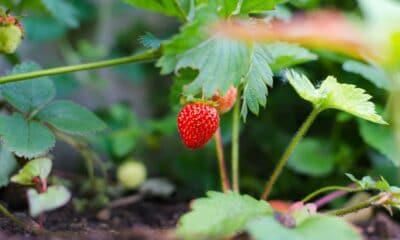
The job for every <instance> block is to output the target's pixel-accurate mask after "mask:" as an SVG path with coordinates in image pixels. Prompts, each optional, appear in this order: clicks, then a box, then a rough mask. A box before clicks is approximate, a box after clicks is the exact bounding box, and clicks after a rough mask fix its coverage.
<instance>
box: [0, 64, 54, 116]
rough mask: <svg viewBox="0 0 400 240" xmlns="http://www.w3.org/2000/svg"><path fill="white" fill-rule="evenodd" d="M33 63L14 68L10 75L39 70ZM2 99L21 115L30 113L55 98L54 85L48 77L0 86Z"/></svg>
mask: <svg viewBox="0 0 400 240" xmlns="http://www.w3.org/2000/svg"><path fill="white" fill-rule="evenodd" d="M40 69H41V68H40V66H39V65H38V64H36V63H34V62H26V63H22V64H20V65H17V66H15V67H14V69H13V70H12V71H11V73H10V75H14V74H20V73H27V72H32V71H36V70H40ZM0 89H1V93H2V95H3V97H4V99H5V100H6V101H7V102H9V103H10V104H11V105H12V106H14V107H15V108H17V109H18V110H20V111H21V112H23V113H30V112H32V111H34V110H36V109H37V108H40V107H42V106H43V105H45V104H47V103H49V102H50V101H51V100H52V99H53V98H54V96H55V94H56V93H55V87H54V83H53V82H52V81H51V79H50V78H48V77H41V78H36V79H32V80H26V81H20V82H12V83H6V84H4V85H2V86H1V88H0Z"/></svg>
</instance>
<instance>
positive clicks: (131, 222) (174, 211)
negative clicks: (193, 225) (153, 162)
mask: <svg viewBox="0 0 400 240" xmlns="http://www.w3.org/2000/svg"><path fill="white" fill-rule="evenodd" d="M187 210H188V204H187V203H186V202H177V201H176V200H168V201H167V200H160V199H153V200H149V199H147V200H143V201H140V202H137V203H135V204H132V205H130V206H126V207H121V208H115V209H112V210H111V211H110V213H111V214H110V216H109V218H108V220H99V219H98V217H97V216H96V213H95V212H93V213H91V214H88V213H86V214H78V213H76V212H75V211H74V209H73V207H72V206H71V205H68V206H66V207H64V208H61V209H59V210H56V211H52V212H49V213H46V221H45V228H46V230H48V231H49V232H51V233H49V234H45V235H40V236H33V235H31V234H29V233H28V232H26V231H25V230H24V229H22V228H21V227H19V226H18V225H15V224H14V223H13V222H11V221H10V220H9V219H7V218H0V240H3V239H4V240H6V239H7V240H47V239H48V240H64V239H65V240H67V239H68V240H69V239H71V240H72V239H74V240H75V239H77V240H78V239H85V240H86V239H87V240H92V239H93V240H113V239H118V240H125V239H151V240H157V239H173V238H174V237H173V231H172V230H173V229H174V228H175V226H176V223H177V221H178V219H179V217H180V216H181V215H182V214H183V213H184V212H186V211H187ZM16 216H17V217H18V218H20V219H25V220H27V219H29V218H28V217H27V214H26V213H17V214H16Z"/></svg>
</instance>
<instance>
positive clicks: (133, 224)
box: [0, 199, 400, 240]
mask: <svg viewBox="0 0 400 240" xmlns="http://www.w3.org/2000/svg"><path fill="white" fill-rule="evenodd" d="M187 210H188V202H187V201H177V200H176V199H175V200H160V199H146V200H142V201H140V202H137V203H135V204H132V205H129V206H125V207H121V208H115V209H112V210H111V211H110V215H109V216H108V218H107V220H100V219H99V218H98V217H97V216H96V212H93V213H91V214H89V213H86V214H78V213H76V212H75V211H74V209H73V207H72V206H71V205H68V206H66V207H64V208H61V209H59V210H56V211H53V212H49V213H47V214H46V222H45V228H46V229H47V230H48V231H49V232H50V233H48V234H44V235H36V236H35V235H32V234H30V233H28V232H26V231H25V230H24V229H22V228H21V227H19V226H17V225H15V224H14V223H13V222H11V221H10V220H9V219H7V218H4V217H2V218H0V240H67V239H68V240H70V239H71V240H80V239H84V240H114V239H115V240H125V239H126V240H134V239H140V240H146V239H149V240H158V239H160V240H168V239H176V238H175V237H174V229H175V226H176V223H177V221H178V219H179V217H180V216H181V215H182V214H183V213H184V212H186V211H187ZM15 215H16V216H17V217H18V218H19V219H24V220H25V221H31V220H29V219H30V218H29V217H28V216H27V214H26V213H15ZM357 228H359V229H360V231H362V232H363V234H364V236H365V240H400V225H399V224H398V223H396V222H395V221H394V220H392V219H391V218H390V217H389V216H387V215H386V214H385V213H377V214H376V216H375V217H374V218H373V219H371V220H370V221H368V222H367V223H365V224H362V225H361V226H358V227H357ZM235 239H241V240H242V239H243V240H245V239H246V240H248V237H247V236H246V235H241V236H239V237H237V238H235ZM338 240H339V239H338Z"/></svg>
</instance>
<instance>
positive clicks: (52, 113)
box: [36, 100, 106, 134]
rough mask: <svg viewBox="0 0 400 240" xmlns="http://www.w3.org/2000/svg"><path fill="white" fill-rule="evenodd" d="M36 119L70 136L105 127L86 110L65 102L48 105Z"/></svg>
mask: <svg viewBox="0 0 400 240" xmlns="http://www.w3.org/2000/svg"><path fill="white" fill-rule="evenodd" d="M36 117H37V118H38V119H40V120H42V121H45V122H48V123H49V124H50V125H52V126H53V127H55V128H57V129H59V130H61V131H64V132H67V133H71V134H86V133H92V132H96V131H100V130H103V129H104V128H105V127H106V125H105V123H104V122H103V121H102V120H100V119H99V118H98V117H97V116H96V115H95V114H93V113H92V112H91V111H89V110H88V109H86V108H84V107H82V106H80V105H78V104H75V103H73V102H71V101H65V100H60V101H55V102H53V103H51V104H49V105H48V106H46V107H45V108H44V109H42V110H41V111H40V112H39V113H38V114H37V115H36Z"/></svg>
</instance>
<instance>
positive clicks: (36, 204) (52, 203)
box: [28, 186, 71, 217]
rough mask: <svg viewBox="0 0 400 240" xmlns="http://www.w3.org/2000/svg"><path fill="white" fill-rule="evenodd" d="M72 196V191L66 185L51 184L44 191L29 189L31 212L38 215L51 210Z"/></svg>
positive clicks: (33, 215) (32, 214) (63, 203)
mask: <svg viewBox="0 0 400 240" xmlns="http://www.w3.org/2000/svg"><path fill="white" fill-rule="evenodd" d="M70 198H71V193H70V192H69V191H68V189H67V188H65V187H64V186H51V187H49V188H48V189H47V191H46V192H44V193H38V192H37V191H36V190H35V189H33V188H31V189H29V190H28V203H29V213H30V215H31V216H32V217H37V216H39V215H40V214H41V213H43V212H46V211H51V210H54V209H56V208H59V207H61V206H63V205H65V204H66V203H67V202H68V201H69V200H70Z"/></svg>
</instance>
